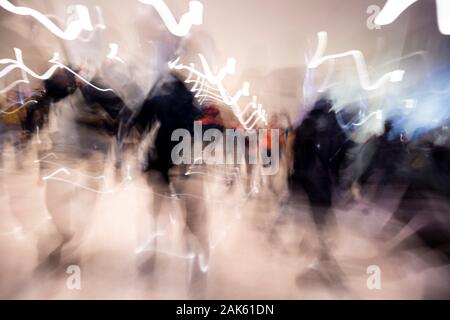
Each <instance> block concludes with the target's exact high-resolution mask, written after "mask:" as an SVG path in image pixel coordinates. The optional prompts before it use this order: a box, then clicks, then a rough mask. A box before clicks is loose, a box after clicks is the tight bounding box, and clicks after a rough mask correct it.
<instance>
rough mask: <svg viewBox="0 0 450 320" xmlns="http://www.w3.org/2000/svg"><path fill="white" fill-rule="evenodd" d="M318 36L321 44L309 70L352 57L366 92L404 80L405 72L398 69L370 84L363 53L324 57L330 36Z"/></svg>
mask: <svg viewBox="0 0 450 320" xmlns="http://www.w3.org/2000/svg"><path fill="white" fill-rule="evenodd" d="M317 36H318V40H319V42H318V45H317V50H316V52H315V54H314V56H313V58H312V59H311V61H310V62H309V63H308V68H309V69H315V68H317V67H318V66H320V65H321V64H322V63H324V62H326V61H329V60H334V59H339V58H344V57H349V56H351V57H353V59H354V61H355V66H356V71H357V73H358V77H359V81H360V83H361V87H362V88H363V89H364V90H366V91H373V90H376V89H378V88H380V87H381V86H382V85H384V84H385V83H386V82H400V81H402V80H403V75H404V73H405V71H404V70H400V69H398V70H394V71H392V72H389V73H387V74H385V75H383V76H382V77H381V78H380V79H378V81H376V82H375V83H373V84H372V83H371V82H370V78H369V73H368V71H367V65H366V62H365V60H364V55H363V54H362V52H361V51H359V50H350V51H347V52H344V53H339V54H333V55H328V56H324V53H325V50H326V47H327V39H328V35H327V33H326V32H324V31H322V32H319V33H318V34H317Z"/></svg>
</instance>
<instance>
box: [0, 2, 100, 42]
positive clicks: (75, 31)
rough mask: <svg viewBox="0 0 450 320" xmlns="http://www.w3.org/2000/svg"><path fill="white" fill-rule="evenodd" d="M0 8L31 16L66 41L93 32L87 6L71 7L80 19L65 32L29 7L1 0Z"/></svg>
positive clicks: (73, 22) (72, 22)
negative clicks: (84, 31) (83, 32)
mask: <svg viewBox="0 0 450 320" xmlns="http://www.w3.org/2000/svg"><path fill="white" fill-rule="evenodd" d="M0 6H1V7H3V8H4V9H5V10H7V11H9V12H12V13H15V14H17V15H22V16H31V17H33V18H35V19H36V20H37V21H39V22H40V23H41V24H42V25H43V26H45V27H46V28H47V29H48V30H49V31H50V32H52V33H53V34H55V35H56V36H58V37H60V38H62V39H64V40H75V39H76V38H77V37H78V36H79V35H80V33H81V31H83V30H87V31H93V26H92V22H91V18H90V16H89V10H88V8H86V7H85V6H82V5H75V6H72V7H69V9H71V10H72V9H73V10H74V11H75V13H76V14H77V17H78V19H75V20H73V21H71V22H70V23H69V24H68V25H67V28H66V30H65V31H63V30H61V29H60V28H59V27H58V26H57V25H56V24H54V23H53V22H52V21H51V20H50V19H49V18H48V17H47V16H46V15H45V14H42V13H41V12H39V11H37V10H34V9H31V8H28V7H16V6H15V5H14V4H12V3H11V2H9V1H8V0H0Z"/></svg>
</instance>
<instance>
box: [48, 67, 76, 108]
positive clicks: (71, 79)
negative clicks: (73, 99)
mask: <svg viewBox="0 0 450 320" xmlns="http://www.w3.org/2000/svg"><path fill="white" fill-rule="evenodd" d="M77 87H78V84H77V81H76V77H75V75H73V74H72V73H71V72H69V71H67V70H66V69H59V70H57V71H56V72H55V73H54V74H53V75H52V76H51V77H50V78H49V79H47V80H45V81H44V88H45V92H46V95H47V97H48V98H49V99H50V100H52V101H54V102H57V101H59V100H62V99H64V98H66V97H67V96H69V95H71V94H73V93H74V92H75V90H76V89H77Z"/></svg>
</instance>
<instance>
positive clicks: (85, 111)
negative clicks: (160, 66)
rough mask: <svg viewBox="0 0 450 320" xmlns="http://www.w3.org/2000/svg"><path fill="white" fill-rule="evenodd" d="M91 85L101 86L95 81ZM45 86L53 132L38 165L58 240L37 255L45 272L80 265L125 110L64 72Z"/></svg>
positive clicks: (109, 95)
mask: <svg viewBox="0 0 450 320" xmlns="http://www.w3.org/2000/svg"><path fill="white" fill-rule="evenodd" d="M92 83H93V84H95V85H97V86H99V87H103V84H102V80H101V79H99V78H98V77H97V78H95V77H94V80H93V81H92ZM44 87H45V95H46V97H47V99H49V101H50V109H51V114H50V118H52V117H53V118H54V120H53V121H54V122H56V125H57V129H56V130H54V131H52V132H50V139H51V149H49V150H48V152H49V154H48V156H52V157H51V158H50V159H49V158H46V159H41V160H40V161H39V163H40V165H41V166H42V171H43V172H46V174H48V175H47V176H46V177H44V178H43V179H45V182H46V183H45V202H46V206H47V210H48V212H49V214H50V216H51V217H52V221H53V223H54V226H55V227H56V230H57V233H58V237H59V238H60V240H59V242H58V245H57V246H56V249H54V250H53V251H52V252H51V253H50V254H49V255H48V256H46V255H45V253H44V250H41V251H40V253H41V257H40V262H41V264H40V267H42V268H44V269H46V267H47V266H49V264H50V265H52V266H59V265H60V263H61V262H63V261H64V262H74V261H75V262H77V261H79V258H80V257H79V252H78V248H79V246H80V245H81V243H82V240H83V235H84V234H85V232H86V229H87V228H86V226H87V225H89V224H88V223H87V222H88V221H90V220H91V219H92V212H93V210H94V209H95V204H96V202H97V198H98V195H99V194H100V193H102V190H101V189H102V185H101V184H102V182H103V183H104V180H103V179H101V177H100V176H101V175H102V173H103V171H104V167H105V162H106V159H107V155H108V154H109V152H110V148H111V143H112V138H113V137H114V136H115V135H116V134H117V133H118V123H119V115H120V113H121V111H122V110H126V109H127V107H126V106H125V104H124V103H123V101H122V99H120V98H119V97H118V96H117V95H116V94H115V93H114V92H111V91H106V92H102V91H98V90H96V89H95V88H93V87H91V86H89V85H87V84H86V83H84V82H82V81H80V80H79V79H78V78H77V77H76V76H75V75H74V74H72V73H70V72H68V71H67V70H65V69H62V70H58V71H57V72H55V74H54V75H53V76H52V77H51V78H49V79H48V80H45V81H44ZM52 130H53V129H52ZM61 170H62V171H61ZM58 175H59V176H58ZM54 176H56V177H57V178H56V179H53V177H54ZM59 179H63V180H62V181H60V180H59ZM65 179H67V180H69V181H64V180H65ZM72 179H75V180H72ZM45 257H47V258H45Z"/></svg>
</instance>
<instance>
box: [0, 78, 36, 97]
mask: <svg viewBox="0 0 450 320" xmlns="http://www.w3.org/2000/svg"><path fill="white" fill-rule="evenodd" d="M21 83H24V84H29V83H30V81H28V80H17V81H14V82H13V83H11V84H10V85H8V86H7V87H6V88H4V89H2V90H0V95H5V94H6V93H8V91H9V90H11V89H12V88H14V87H15V86H17V85H18V84H21Z"/></svg>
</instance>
